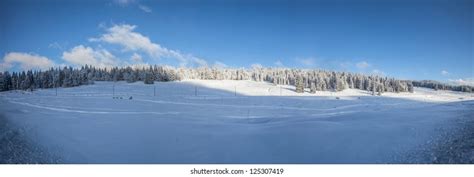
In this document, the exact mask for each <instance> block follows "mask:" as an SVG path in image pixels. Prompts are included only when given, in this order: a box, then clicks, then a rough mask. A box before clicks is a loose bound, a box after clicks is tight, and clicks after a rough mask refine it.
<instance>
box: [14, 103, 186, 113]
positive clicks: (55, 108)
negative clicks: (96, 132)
mask: <svg viewBox="0 0 474 177" xmlns="http://www.w3.org/2000/svg"><path fill="white" fill-rule="evenodd" d="M9 102H11V103H15V104H19V105H24V106H30V107H34V108H40V109H46V110H51V111H59V112H73V113H82V114H157V115H165V114H170V115H176V114H179V112H148V111H133V112H132V111H84V110H74V109H64V108H57V107H48V106H40V105H36V104H31V103H22V102H17V101H9Z"/></svg>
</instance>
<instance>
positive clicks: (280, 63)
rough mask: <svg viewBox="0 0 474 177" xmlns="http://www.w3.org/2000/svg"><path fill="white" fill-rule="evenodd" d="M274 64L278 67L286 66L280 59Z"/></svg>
mask: <svg viewBox="0 0 474 177" xmlns="http://www.w3.org/2000/svg"><path fill="white" fill-rule="evenodd" d="M273 64H274V65H275V66H277V67H284V66H285V65H283V63H282V62H281V61H280V60H277V61H275V63H273Z"/></svg>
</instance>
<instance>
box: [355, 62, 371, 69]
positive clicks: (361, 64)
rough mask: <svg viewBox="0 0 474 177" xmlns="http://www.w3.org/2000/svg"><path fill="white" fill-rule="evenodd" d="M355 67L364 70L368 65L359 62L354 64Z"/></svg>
mask: <svg viewBox="0 0 474 177" xmlns="http://www.w3.org/2000/svg"><path fill="white" fill-rule="evenodd" d="M356 67H357V68H359V69H365V68H368V67H370V64H369V63H367V62H366V61H361V62H359V63H356Z"/></svg>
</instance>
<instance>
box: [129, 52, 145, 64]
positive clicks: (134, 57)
mask: <svg viewBox="0 0 474 177" xmlns="http://www.w3.org/2000/svg"><path fill="white" fill-rule="evenodd" d="M130 60H131V61H132V62H134V63H142V62H143V58H142V56H141V55H139V54H137V53H133V55H132V57H130Z"/></svg>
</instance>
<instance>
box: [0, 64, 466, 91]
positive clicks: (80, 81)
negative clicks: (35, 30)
mask: <svg viewBox="0 0 474 177" xmlns="http://www.w3.org/2000/svg"><path fill="white" fill-rule="evenodd" d="M183 79H202V80H254V81H257V82H270V83H273V84H277V85H294V86H296V92H304V91H305V88H309V92H310V93H316V92H317V91H342V90H344V89H347V88H352V89H361V90H367V91H370V92H372V94H374V95H375V94H378V95H380V94H382V93H383V92H413V87H426V88H432V89H435V90H452V91H462V92H474V87H472V86H459V85H449V84H444V83H440V82H437V81H431V80H423V81H411V80H399V79H395V78H390V77H383V76H378V75H364V74H359V73H350V72H336V71H326V70H318V69H292V68H264V67H253V68H250V69H246V68H218V67H198V68H184V67H180V68H175V67H171V66H159V65H148V66H144V67H131V66H127V67H114V68H96V67H94V66H89V65H85V66H82V67H80V68H73V67H63V68H50V69H49V70H45V71H41V70H39V71H38V70H28V71H22V72H12V73H10V72H8V71H5V72H0V91H8V90H28V91H33V90H35V89H46V88H56V87H75V86H80V85H88V84H93V83H94V81H126V82H129V83H132V82H137V81H143V82H144V83H145V84H153V83H154V82H155V81H158V82H167V81H178V80H183Z"/></svg>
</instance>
